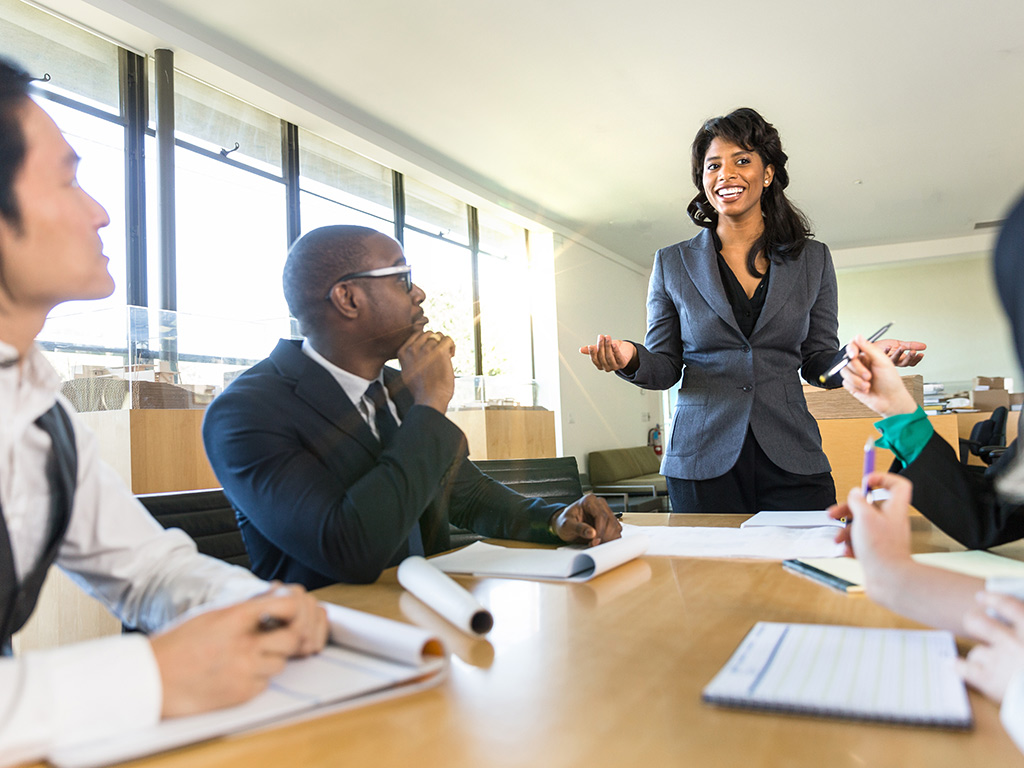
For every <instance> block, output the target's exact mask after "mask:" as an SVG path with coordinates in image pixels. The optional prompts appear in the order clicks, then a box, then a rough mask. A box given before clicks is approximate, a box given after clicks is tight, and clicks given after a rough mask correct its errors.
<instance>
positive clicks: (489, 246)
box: [478, 211, 534, 382]
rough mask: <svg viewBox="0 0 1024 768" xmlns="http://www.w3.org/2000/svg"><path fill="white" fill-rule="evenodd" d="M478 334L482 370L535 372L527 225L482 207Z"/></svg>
mask: <svg viewBox="0 0 1024 768" xmlns="http://www.w3.org/2000/svg"><path fill="white" fill-rule="evenodd" d="M479 222H480V251H479V257H478V258H479V265H480V266H479V274H480V337H481V341H482V345H481V346H482V354H483V373H484V374H485V375H487V376H508V377H510V378H512V379H517V380H519V381H521V382H527V381H529V380H530V379H533V378H534V375H533V345H532V342H531V339H532V338H533V330H532V329H533V326H532V315H533V312H532V306H531V304H532V301H533V296H534V291H533V290H531V285H530V282H531V281H530V261H529V254H528V251H527V236H526V230H525V229H523V228H522V227H519V226H516V225H515V224H511V223H509V222H507V221H504V220H502V219H499V218H497V217H495V216H491V215H488V214H486V213H484V212H483V211H481V212H480V213H479Z"/></svg>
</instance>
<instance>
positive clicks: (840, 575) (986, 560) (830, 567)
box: [782, 549, 1024, 592]
mask: <svg viewBox="0 0 1024 768" xmlns="http://www.w3.org/2000/svg"><path fill="white" fill-rule="evenodd" d="M911 557H912V558H913V559H914V560H916V561H917V562H919V563H921V564H922V565H930V566H933V567H935V568H942V569H944V570H947V571H955V572H957V573H963V574H966V575H968V576H974V577H975V578H978V579H991V578H1024V562H1021V561H1020V560H1014V559H1012V558H1009V557H1003V556H1001V555H996V554H994V553H992V552H986V551H984V550H977V549H969V550H966V551H963V552H922V553H919V554H916V555H911ZM782 565H783V567H784V568H786V569H787V570H790V571H793V572H795V573H799V574H800V575H802V576H807V577H808V578H811V579H814V580H815V581H818V582H821V583H822V584H825V585H826V586H829V587H833V588H834V589H838V590H841V591H844V592H863V591H864V570H863V568H861V565H860V563H858V562H857V561H856V560H855V559H854V558H852V557H801V558H798V559H795V560H784V561H783V563H782Z"/></svg>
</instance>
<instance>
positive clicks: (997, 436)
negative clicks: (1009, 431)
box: [960, 406, 1007, 464]
mask: <svg viewBox="0 0 1024 768" xmlns="http://www.w3.org/2000/svg"><path fill="white" fill-rule="evenodd" d="M1006 417H1007V411H1006V408H1004V407H1003V406H999V407H998V408H996V409H995V410H994V411H992V415H991V416H990V417H989V418H987V419H985V421H979V422H978V423H977V424H975V425H974V427H973V428H972V429H971V436H970V438H969V439H967V440H964V439H963V438H960V461H961V462H962V463H964V464H967V460H968V458H969V457H970V455H971V454H974V455H975V456H977V457H978V458H980V459H981V460H982V461H983V462H985V464H992V462H994V461H995V460H996V459H998V458H999V457H1000V456H1002V455H1003V453H1004V452H1005V451H1006Z"/></svg>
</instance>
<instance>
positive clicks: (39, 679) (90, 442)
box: [0, 342, 267, 766]
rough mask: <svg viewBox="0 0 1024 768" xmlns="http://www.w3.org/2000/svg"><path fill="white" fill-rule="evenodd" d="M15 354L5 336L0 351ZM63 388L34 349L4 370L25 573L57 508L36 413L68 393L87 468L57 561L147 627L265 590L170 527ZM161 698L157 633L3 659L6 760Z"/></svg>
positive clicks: (3, 466)
mask: <svg viewBox="0 0 1024 768" xmlns="http://www.w3.org/2000/svg"><path fill="white" fill-rule="evenodd" d="M14 354H15V351H14V350H13V349H12V348H11V347H10V346H9V345H6V344H4V343H3V342H0V358H3V357H11V356H13V355H14ZM59 387H60V379H59V377H58V376H57V373H56V371H54V370H53V368H52V367H50V365H49V364H48V363H47V362H46V360H45V359H44V358H43V356H42V355H41V354H40V353H39V352H38V350H36V349H34V348H33V349H32V351H31V352H30V353H29V354H28V355H27V356H26V358H25V360H24V361H23V362H22V364H21V365H20V366H14V367H10V368H2V369H0V506H2V507H3V516H4V520H5V522H6V525H7V529H8V533H9V535H10V539H11V546H12V550H13V555H14V562H15V569H16V571H17V574H18V578H19V580H20V579H21V578H23V576H24V575H25V574H26V573H27V572H28V571H29V570H30V569H31V568H32V565H33V563H35V562H36V560H37V559H38V557H39V555H40V552H41V550H42V548H43V538H44V533H45V528H46V525H47V522H48V516H49V509H50V487H49V482H48V479H47V476H46V470H45V466H46V459H47V456H48V455H49V450H50V438H49V435H47V434H46V433H45V432H44V431H43V430H41V429H40V428H39V427H37V426H36V425H35V423H34V422H35V420H36V419H37V418H38V417H39V416H41V415H42V414H43V413H45V412H46V411H48V410H49V409H50V408H51V407H52V406H53V404H54V401H55V400H57V399H60V400H61V404H62V405H63V406H64V408H65V410H66V411H67V412H68V414H69V415H70V417H71V420H72V423H73V424H74V429H75V443H76V446H77V451H78V477H77V487H76V491H75V498H74V504H73V506H72V510H71V520H70V523H69V525H68V530H67V535H66V537H65V539H64V542H63V543H62V545H61V547H60V551H59V553H58V555H57V561H56V564H57V565H58V566H59V567H60V568H61V569H62V570H64V571H65V572H66V573H67V574H68V575H69V576H70V577H71V578H72V579H73V580H74V581H75V582H76V583H77V584H78V585H79V586H81V587H82V588H83V589H84V590H85V591H86V592H88V593H89V594H91V595H93V596H94V597H96V598H97V599H99V600H100V601H102V602H103V603H104V604H105V605H107V606H108V607H109V608H110V609H111V611H113V612H114V613H115V614H116V615H117V616H118V617H120V618H121V619H122V620H123V621H124V622H125V623H127V624H130V625H134V626H138V627H139V628H141V629H145V630H152V629H156V628H158V627H160V626H162V625H164V624H166V623H167V622H168V621H170V620H171V619H174V618H175V617H177V616H179V615H181V614H182V613H183V612H185V611H187V610H189V609H191V608H193V607H195V606H198V605H201V604H211V603H218V604H225V603H229V602H235V601H238V600H243V599H247V598H249V597H252V596H253V595H255V594H258V593H260V592H262V591H263V590H265V589H266V586H267V585H266V583H265V582H263V581H260V580H259V579H257V578H256V577H254V576H253V575H252V574H251V573H249V572H248V571H246V570H245V569H244V568H238V567H236V566H232V565H228V564H227V563H223V562H221V561H219V560H215V559H213V558H210V557H205V556H203V555H200V554H199V553H198V552H197V551H196V546H195V543H194V542H193V541H192V540H191V539H190V538H189V537H188V536H187V535H186V534H184V533H183V532H182V531H179V530H169V531H165V530H164V529H163V528H162V527H161V526H160V524H159V523H157V522H156V521H155V520H154V519H153V518H152V517H151V516H150V515H149V513H148V512H147V511H146V510H145V508H144V507H143V506H142V505H141V504H140V503H139V502H138V501H137V500H136V499H135V497H134V496H133V495H132V493H131V491H129V490H128V488H127V487H126V486H125V484H124V483H123V482H122V480H121V479H120V478H119V477H118V476H117V474H116V473H115V472H114V471H113V470H112V469H111V468H110V467H109V466H107V465H106V464H105V463H104V462H103V461H101V460H100V458H99V456H98V452H97V445H96V438H95V436H94V435H93V434H92V432H90V431H89V430H88V429H87V428H86V427H85V426H84V425H83V424H82V423H81V422H80V421H79V419H78V418H77V416H76V415H75V413H74V409H73V408H72V407H71V405H70V404H69V403H67V402H66V401H65V400H63V399H62V398H60V397H59V395H58V394H57V392H58V389H59ZM162 696H163V692H162V688H161V683H160V672H159V669H158V667H157V665H156V660H155V658H154V656H153V652H152V650H151V647H150V644H149V641H148V640H147V639H146V638H145V637H144V636H143V635H139V634H135V635H118V636H114V637H106V638H102V639H99V640H93V641H89V642H86V643H79V644H76V645H71V646H66V647H62V648H57V649H54V650H47V651H36V652H29V653H26V654H25V655H24V656H21V657H18V658H13V659H12V658H0V766H6V765H13V764H17V763H21V762H26V761H32V760H38V759H42V758H44V757H46V755H47V754H49V752H50V751H51V750H52V749H54V748H56V747H61V746H67V745H71V744H74V743H77V742H81V741H85V740H93V739H102V738H105V737H109V736H112V735H114V734H117V733H121V732H124V731H128V730H132V729H134V728H139V727H142V726H147V725H152V724H154V723H156V722H157V721H158V720H159V719H160V710H161V702H162Z"/></svg>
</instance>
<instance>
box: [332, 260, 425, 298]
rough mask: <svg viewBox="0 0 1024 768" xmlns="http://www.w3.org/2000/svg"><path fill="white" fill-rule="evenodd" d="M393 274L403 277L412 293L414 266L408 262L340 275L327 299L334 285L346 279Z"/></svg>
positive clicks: (407, 290)
mask: <svg viewBox="0 0 1024 768" xmlns="http://www.w3.org/2000/svg"><path fill="white" fill-rule="evenodd" d="M392 275H398V276H400V277H401V278H402V282H403V283H404V284H405V292H406V293H412V267H410V266H409V265H408V264H399V265H397V266H394V267H380V268H379V269H368V270H366V271H365V272H352V273H350V274H347V275H344V276H342V277H339V278H338V279H337V280H335V281H334V282H333V283H331V287H330V288H329V289H328V291H327V295H326V296H325V297H324V299H325V300H326V301H330V300H331V291H333V290H334V286H336V285H337V284H338V283H344V282H345V281H346V280H356V279H358V278H360V277H391V276H392Z"/></svg>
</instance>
